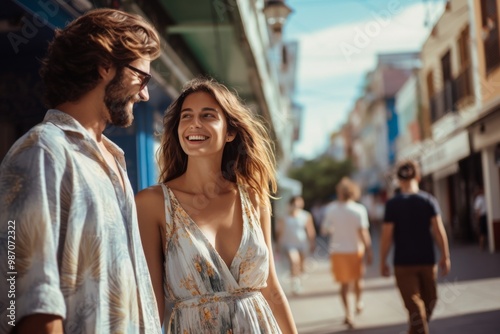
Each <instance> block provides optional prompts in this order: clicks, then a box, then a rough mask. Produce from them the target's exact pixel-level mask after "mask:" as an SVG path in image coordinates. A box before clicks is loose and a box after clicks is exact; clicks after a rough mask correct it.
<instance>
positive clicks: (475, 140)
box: [470, 106, 500, 252]
mask: <svg viewBox="0 0 500 334" xmlns="http://www.w3.org/2000/svg"><path fill="white" fill-rule="evenodd" d="M499 129H500V108H499V107H498V106H497V107H496V110H494V111H492V112H491V113H489V114H488V115H487V116H486V117H483V118H482V119H481V120H479V121H477V122H475V123H474V124H473V125H472V126H471V128H470V133H471V138H472V149H473V151H474V152H478V153H479V154H480V155H481V160H482V172H483V175H484V193H485V197H486V206H487V216H488V231H489V233H488V239H489V247H490V251H492V252H493V251H496V250H498V249H500V131H499Z"/></svg>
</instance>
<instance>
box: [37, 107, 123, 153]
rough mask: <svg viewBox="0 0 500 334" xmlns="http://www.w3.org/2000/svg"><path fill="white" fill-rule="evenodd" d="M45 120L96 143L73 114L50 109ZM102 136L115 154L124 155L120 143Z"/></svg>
mask: <svg viewBox="0 0 500 334" xmlns="http://www.w3.org/2000/svg"><path fill="white" fill-rule="evenodd" d="M43 121H44V122H50V123H52V124H54V125H55V126H57V127H58V128H60V129H61V130H63V131H65V132H73V133H78V134H79V135H81V136H82V137H83V138H85V139H86V140H89V141H91V142H93V143H95V140H94V139H93V138H92V137H91V136H90V135H89V133H88V131H87V130H85V128H84V127H83V126H82V125H81V124H80V122H78V121H77V120H76V119H75V118H73V117H72V116H71V115H69V114H67V113H65V112H62V111H60V110H57V109H49V110H48V111H47V113H46V114H45V117H44V119H43ZM102 137H103V141H104V144H105V145H106V146H107V147H108V148H110V149H111V150H112V151H114V152H111V153H112V154H113V155H115V154H116V155H118V156H123V155H124V152H123V150H122V149H121V148H120V147H119V146H118V145H116V144H115V143H113V142H112V141H111V140H109V139H108V138H107V137H106V136H105V135H102Z"/></svg>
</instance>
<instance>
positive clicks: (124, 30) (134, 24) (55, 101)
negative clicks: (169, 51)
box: [40, 9, 160, 108]
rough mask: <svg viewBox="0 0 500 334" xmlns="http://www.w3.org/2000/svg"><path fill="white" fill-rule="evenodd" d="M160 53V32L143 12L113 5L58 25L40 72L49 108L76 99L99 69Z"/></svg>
mask: <svg viewBox="0 0 500 334" xmlns="http://www.w3.org/2000/svg"><path fill="white" fill-rule="evenodd" d="M159 55H160V40H159V37H158V33H157V32H156V30H155V29H154V28H153V26H152V25H151V24H149V23H148V22H146V21H145V20H144V19H143V18H142V17H140V16H138V15H134V14H129V13H126V12H123V11H119V10H114V9H96V10H92V11H89V12H87V13H86V14H84V15H82V16H81V17H79V18H77V19H76V20H74V21H73V22H71V23H70V24H69V25H68V26H67V27H65V28H64V29H62V30H60V29H57V30H56V34H55V38H54V40H53V41H52V42H51V43H50V45H49V48H48V52H47V56H46V58H45V59H44V60H43V61H42V67H41V69H40V75H41V77H42V79H43V81H44V84H45V89H46V91H45V102H46V104H47V106H48V107H49V108H54V107H56V106H57V105H59V104H61V103H63V102H68V101H76V100H78V99H79V98H80V97H82V96H83V95H84V94H86V93H87V92H89V91H90V90H92V89H93V88H95V86H96V85H97V83H98V82H99V80H100V79H101V77H100V75H99V72H98V68H99V66H103V67H112V66H115V67H117V68H118V69H119V70H121V68H123V66H125V65H127V64H128V63H130V62H132V61H134V60H136V59H150V60H153V59H156V58H158V57H159Z"/></svg>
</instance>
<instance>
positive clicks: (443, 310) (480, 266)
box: [276, 233, 500, 334]
mask: <svg viewBox="0 0 500 334" xmlns="http://www.w3.org/2000/svg"><path fill="white" fill-rule="evenodd" d="M372 238H373V244H374V245H373V247H374V254H375V259H374V260H375V261H374V263H373V264H372V265H371V266H370V267H369V268H367V274H366V276H365V278H366V279H365V289H364V294H363V295H364V297H363V299H364V303H365V309H364V311H363V313H362V314H360V315H356V316H355V317H354V325H355V327H354V329H351V330H348V329H347V327H346V326H345V325H344V324H343V320H344V311H343V308H342V305H341V301H340V296H339V293H338V284H336V283H334V281H333V279H332V276H331V273H330V263H329V259H328V255H327V254H326V251H325V249H326V248H325V245H324V244H323V245H321V242H319V245H318V247H317V249H316V251H315V253H314V254H313V255H312V256H311V257H310V258H309V259H308V261H307V265H306V271H307V272H306V273H305V274H304V277H303V289H302V291H301V292H300V293H299V294H298V295H295V296H294V295H292V294H291V292H290V279H289V275H288V272H287V271H288V264H287V263H286V258H285V257H284V256H283V255H282V254H277V255H276V257H277V258H276V266H277V271H278V275H279V277H280V281H281V283H282V286H283V289H284V290H285V292H286V293H287V296H288V300H289V302H290V306H291V308H292V312H293V315H294V318H295V322H296V324H297V327H298V330H299V333H300V334H329V333H343V332H350V333H359V334H361V333H363V334H389V333H397V334H402V333H406V329H407V325H406V321H407V314H406V309H404V306H403V303H402V300H401V297H400V296H399V292H398V290H397V288H396V286H395V282H394V277H391V278H384V277H380V276H379V273H378V270H379V265H378V254H379V253H378V242H377V241H378V235H377V234H376V233H374V234H372ZM450 252H451V260H452V270H451V272H450V274H449V275H448V276H446V277H444V278H440V279H439V287H438V294H439V301H438V304H437V306H436V309H435V311H434V315H433V318H432V320H431V323H430V329H431V333H433V334H434V333H437V334H449V333H453V334H469V333H474V334H475V333H478V334H498V333H500V253H495V254H490V253H485V252H480V251H479V247H478V246H477V245H459V244H452V245H451V247H450ZM351 304H354V302H352V303H351Z"/></svg>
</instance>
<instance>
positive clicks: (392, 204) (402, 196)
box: [380, 160, 451, 334]
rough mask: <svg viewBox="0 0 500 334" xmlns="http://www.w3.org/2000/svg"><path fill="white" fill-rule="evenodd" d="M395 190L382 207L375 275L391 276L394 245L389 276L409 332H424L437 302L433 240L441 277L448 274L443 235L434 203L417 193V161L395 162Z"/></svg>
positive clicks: (448, 254)
mask: <svg viewBox="0 0 500 334" xmlns="http://www.w3.org/2000/svg"><path fill="white" fill-rule="evenodd" d="M397 178H398V180H399V185H400V192H399V193H398V194H397V195H395V196H394V197H393V198H391V199H390V200H389V201H388V202H387V204H386V208H385V214H384V223H383V225H382V235H381V243H380V271H381V274H382V275H383V276H387V277H388V276H390V269H389V266H388V265H387V262H386V259H387V255H388V253H389V250H390V248H391V245H392V243H394V274H395V276H396V283H397V286H398V288H399V291H400V294H401V297H402V299H403V302H404V305H405V307H406V309H407V310H408V317H409V334H416V333H419V334H420V333H424V334H428V333H429V326H428V323H429V320H430V318H431V315H432V311H433V309H434V307H435V305H436V302H437V282H436V280H437V266H436V261H435V254H434V241H433V239H434V240H435V242H436V243H437V245H438V248H439V251H440V254H441V258H440V260H439V267H440V270H441V274H442V275H443V276H444V275H447V274H448V272H449V271H450V266H451V264H450V252H449V248H448V239H447V237H446V231H445V229H444V226H443V222H442V220H441V215H440V209H439V205H438V203H437V201H436V199H435V198H434V197H433V196H432V195H431V194H429V193H427V192H425V191H422V190H419V187H418V182H419V180H420V172H419V168H418V165H417V164H416V162H414V161H411V160H405V161H402V162H401V163H399V164H398V168H397Z"/></svg>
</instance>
